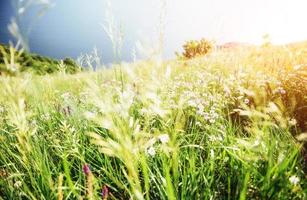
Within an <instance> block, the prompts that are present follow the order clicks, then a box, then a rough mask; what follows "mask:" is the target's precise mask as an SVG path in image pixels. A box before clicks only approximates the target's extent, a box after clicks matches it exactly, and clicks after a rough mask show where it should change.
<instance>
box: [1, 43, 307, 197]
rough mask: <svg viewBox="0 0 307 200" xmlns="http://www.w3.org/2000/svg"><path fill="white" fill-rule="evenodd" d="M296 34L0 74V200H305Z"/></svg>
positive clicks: (306, 86) (304, 91)
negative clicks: (179, 53) (167, 56)
mask: <svg viewBox="0 0 307 200" xmlns="http://www.w3.org/2000/svg"><path fill="white" fill-rule="evenodd" d="M306 64H307V45H306V43H301V44H295V45H289V46H274V45H264V46H261V47H255V46H252V47H236V48H221V49H214V50H213V51H212V52H211V53H209V54H207V55H206V56H198V57H196V58H193V59H177V60H170V61H163V62H161V61H160V62H158V61H155V60H148V61H139V62H135V63H131V64H125V63H123V64H118V65H114V66H112V67H111V68H106V69H101V70H99V71H97V72H94V71H91V70H84V71H81V72H78V73H76V74H68V73H66V72H65V70H59V71H57V72H56V73H54V74H47V75H44V76H39V75H35V74H33V73H20V74H19V75H18V76H5V75H2V76H0V199H58V200H62V199H104V200H106V199H138V200H142V199H146V200H149V199H171V200H173V199H229V200H232V199H240V200H244V199H306V198H307V181H306V180H307V179H306V163H307V156H306V155H307V153H306V147H304V143H305V142H306V140H307V135H306V133H305V132H306V130H307V129H306V118H307V117H306V113H307V110H306V106H307V104H306V101H307V100H306V98H307V97H306V95H307V79H306V78H307V74H306V73H307V65H306Z"/></svg>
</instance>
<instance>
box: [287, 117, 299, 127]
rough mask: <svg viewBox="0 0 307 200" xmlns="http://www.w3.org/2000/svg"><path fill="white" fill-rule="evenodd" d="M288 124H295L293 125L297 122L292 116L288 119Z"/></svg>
mask: <svg viewBox="0 0 307 200" xmlns="http://www.w3.org/2000/svg"><path fill="white" fill-rule="evenodd" d="M289 124H290V125H291V126H295V125H296V124H297V121H296V119H294V118H292V119H290V120H289Z"/></svg>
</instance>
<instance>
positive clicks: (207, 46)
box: [177, 39, 213, 59]
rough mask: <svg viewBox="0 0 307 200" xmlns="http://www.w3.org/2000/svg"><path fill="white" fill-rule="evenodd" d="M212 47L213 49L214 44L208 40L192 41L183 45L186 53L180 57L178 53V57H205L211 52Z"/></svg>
mask: <svg viewBox="0 0 307 200" xmlns="http://www.w3.org/2000/svg"><path fill="white" fill-rule="evenodd" d="M212 47H213V44H212V42H210V41H208V40H206V39H201V40H199V41H198V40H190V41H187V42H186V43H185V44H184V45H183V49H184V52H183V53H182V55H181V56H179V54H178V53H177V56H179V57H182V58H185V59H191V58H195V57H198V56H204V55H206V54H208V53H209V52H210V51H211V49H212Z"/></svg>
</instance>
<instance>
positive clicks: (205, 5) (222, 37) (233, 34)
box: [168, 0, 307, 43]
mask: <svg viewBox="0 0 307 200" xmlns="http://www.w3.org/2000/svg"><path fill="white" fill-rule="evenodd" d="M168 2H169V7H168V11H169V12H168V16H169V23H168V30H169V37H170V38H173V37H175V38H178V39H179V38H180V39H182V40H184V39H187V38H199V37H202V36H204V35H206V36H208V37H211V38H213V39H216V40H217V41H220V42H227V41H240V42H249V43H261V41H262V36H263V35H264V34H266V33H268V34H269V35H270V36H271V39H272V41H273V42H276V43H289V42H293V41H301V40H305V39H306V38H307V26H306V21H307V12H306V8H307V1H306V0H257V1H253V0H234V1H228V0H215V1H213V0H190V1H185V0H170V1H168ZM178 33H180V34H178ZM173 40H176V39H173Z"/></svg>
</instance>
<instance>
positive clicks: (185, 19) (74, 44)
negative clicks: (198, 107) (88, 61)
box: [0, 0, 307, 63]
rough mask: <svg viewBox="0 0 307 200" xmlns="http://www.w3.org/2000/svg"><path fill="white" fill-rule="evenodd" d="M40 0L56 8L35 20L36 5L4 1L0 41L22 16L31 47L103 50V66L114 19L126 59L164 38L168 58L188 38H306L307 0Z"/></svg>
mask: <svg viewBox="0 0 307 200" xmlns="http://www.w3.org/2000/svg"><path fill="white" fill-rule="evenodd" d="M16 1H18V0H16ZM16 1H15V3H16ZM37 1H39V2H40V3H43V4H44V3H46V4H47V3H51V4H50V5H51V6H48V9H45V10H43V11H42V13H41V14H42V15H41V17H40V18H39V19H37V20H36V19H35V20H33V19H34V18H36V17H37V15H36V14H37V12H41V11H40V10H39V8H38V6H35V4H34V5H33V6H32V7H31V8H29V9H28V10H27V11H24V10H22V9H21V8H18V9H16V6H14V3H13V2H14V0H1V2H0V43H4V44H7V43H8V42H9V41H10V40H13V38H12V36H11V35H10V33H9V31H8V28H7V27H8V24H9V23H10V22H11V19H12V18H13V17H14V16H15V17H16V15H22V19H21V20H20V21H19V24H18V25H19V26H20V29H21V30H27V29H28V27H29V26H31V28H32V29H31V31H29V35H28V43H29V47H30V50H31V52H34V53H39V54H41V55H45V56H50V57H53V58H59V59H61V58H64V57H67V56H68V57H72V58H77V57H78V56H79V55H80V54H81V53H88V52H90V51H92V50H93V48H94V47H97V49H98V51H99V54H101V57H102V60H103V62H104V63H110V62H112V60H113V52H112V51H113V50H112V43H111V41H110V39H109V37H108V34H107V32H106V31H105V30H104V28H103V26H107V25H108V23H109V22H110V18H112V16H113V17H114V24H115V27H117V28H118V27H119V26H121V30H122V33H123V42H122V45H123V47H122V50H121V54H122V55H121V59H122V60H123V61H132V60H133V58H135V57H136V58H140V59H141V58H142V57H144V56H145V55H143V53H142V52H141V51H147V52H150V50H149V49H151V48H154V47H157V46H158V45H157V44H159V42H160V43H161V42H162V43H163V46H164V49H163V57H164V58H165V59H169V58H173V57H174V56H175V55H174V52H175V51H179V50H180V49H181V46H182V44H183V43H184V41H186V40H190V39H200V38H207V39H213V40H215V41H216V42H217V43H225V42H234V41H236V42H244V43H251V44H260V43H261V42H262V37H263V35H264V34H269V35H270V38H271V40H272V42H273V43H277V44H284V43H290V42H295V41H301V40H306V39H307V26H306V20H307V12H306V8H307V1H306V0H258V1H254V0H233V1H228V0H189V1H186V0H164V1H159V0H146V1H144V0H125V1H124V0H112V1H110V2H111V5H109V4H108V2H107V1H106V0H91V1H85V0H50V1H48V0H37ZM19 2H21V3H22V2H23V0H19ZM32 2H34V1H32ZM15 5H16V4H15ZM34 13H35V14H34ZM107 16H108V17H109V18H108V17H107ZM110 16H111V17H110ZM108 20H109V21H108ZM162 36H163V37H162ZM161 40H162V41H161Z"/></svg>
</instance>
